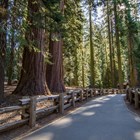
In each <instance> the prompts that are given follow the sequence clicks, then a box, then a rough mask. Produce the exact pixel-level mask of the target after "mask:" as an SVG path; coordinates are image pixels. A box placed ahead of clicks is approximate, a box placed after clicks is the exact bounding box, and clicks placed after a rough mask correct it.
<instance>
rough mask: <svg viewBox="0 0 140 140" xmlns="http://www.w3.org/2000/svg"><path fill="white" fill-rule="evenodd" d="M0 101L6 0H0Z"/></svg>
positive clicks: (0, 97) (2, 87) (2, 81)
mask: <svg viewBox="0 0 140 140" xmlns="http://www.w3.org/2000/svg"><path fill="white" fill-rule="evenodd" d="M0 8H1V9H2V10H1V11H0V28H1V29H0V101H1V100H2V98H3V96H4V65H5V50H6V21H7V15H6V13H7V12H6V10H7V8H8V0H1V1H0Z"/></svg>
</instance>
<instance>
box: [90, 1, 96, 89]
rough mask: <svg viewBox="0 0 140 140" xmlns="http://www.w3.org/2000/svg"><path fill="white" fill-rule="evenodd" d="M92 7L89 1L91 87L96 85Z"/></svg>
mask: <svg viewBox="0 0 140 140" xmlns="http://www.w3.org/2000/svg"><path fill="white" fill-rule="evenodd" d="M91 11H92V5H91V1H90V0H89V24H90V27H89V30H90V75H91V79H90V80H91V87H94V85H95V68H94V47H93V37H92V16H91Z"/></svg>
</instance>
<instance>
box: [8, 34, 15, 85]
mask: <svg viewBox="0 0 140 140" xmlns="http://www.w3.org/2000/svg"><path fill="white" fill-rule="evenodd" d="M14 48H15V41H14V34H13V33H12V38H11V50H10V51H11V52H10V59H9V65H8V66H9V67H8V85H12V77H13V69H14Z"/></svg>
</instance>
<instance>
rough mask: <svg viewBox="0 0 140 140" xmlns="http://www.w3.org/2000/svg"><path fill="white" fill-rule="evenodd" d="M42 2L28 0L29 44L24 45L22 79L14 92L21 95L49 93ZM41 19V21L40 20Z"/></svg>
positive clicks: (27, 39)
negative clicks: (41, 11)
mask: <svg viewBox="0 0 140 140" xmlns="http://www.w3.org/2000/svg"><path fill="white" fill-rule="evenodd" d="M39 10H40V3H39V1H37V0H28V17H27V20H28V23H29V24H28V28H27V30H26V33H25V38H26V41H27V44H26V45H25V47H24V52H23V61H22V71H21V77H20V81H19V83H18V86H17V88H16V90H15V91H14V93H17V94H21V95H37V94H49V93H50V92H49V90H48V87H47V84H46V76H45V73H46V69H45V62H44V51H45V44H44V39H45V38H44V37H45V32H44V29H42V26H41V25H40V24H43V23H44V20H43V19H42V17H41V15H40V13H39ZM39 20H40V22H39Z"/></svg>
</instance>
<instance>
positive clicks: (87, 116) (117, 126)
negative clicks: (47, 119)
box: [22, 95, 140, 140]
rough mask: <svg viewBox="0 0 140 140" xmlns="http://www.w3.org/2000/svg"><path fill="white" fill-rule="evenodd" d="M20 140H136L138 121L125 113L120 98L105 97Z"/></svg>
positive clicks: (139, 132)
mask: <svg viewBox="0 0 140 140" xmlns="http://www.w3.org/2000/svg"><path fill="white" fill-rule="evenodd" d="M22 140H140V118H139V117H138V116H135V115H134V114H132V113H130V112H129V111H128V110H127V108H126V105H125V104H124V101H123V95H108V96H104V97H99V98H96V99H93V100H92V101H90V102H88V103H86V104H85V105H83V106H82V107H80V108H78V109H77V110H76V111H74V112H73V113H71V114H69V115H67V116H66V117H63V118H62V119H59V120H57V121H55V122H54V123H52V124H49V125H48V126H46V127H44V128H42V129H40V130H38V131H36V132H34V133H32V134H30V135H29V136H27V137H25V138H24V139H22Z"/></svg>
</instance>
